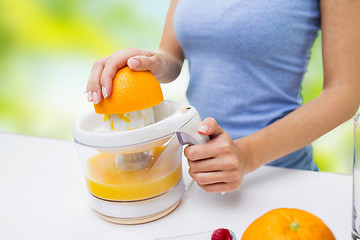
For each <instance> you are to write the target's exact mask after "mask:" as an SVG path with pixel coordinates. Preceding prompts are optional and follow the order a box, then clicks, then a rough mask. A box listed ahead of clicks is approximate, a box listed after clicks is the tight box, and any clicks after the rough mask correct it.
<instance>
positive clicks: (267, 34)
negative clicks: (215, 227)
mask: <svg viewBox="0 0 360 240" xmlns="http://www.w3.org/2000/svg"><path fill="white" fill-rule="evenodd" d="M359 10H360V1H354V0H343V1H338V0H321V1H320V2H319V1H316V0H302V1H287V0H275V1H265V0H260V1H250V0H228V1H220V0H214V1H211V2H210V3H209V1H207V0H197V1H191V0H179V1H178V0H173V1H171V3H170V7H169V11H168V14H167V18H166V23H165V27H164V32H163V37H162V40H161V43H160V46H159V48H158V49H157V50H156V51H151V50H142V49H125V50H119V51H116V52H115V53H114V54H112V55H110V56H108V57H105V58H103V59H101V60H99V61H98V62H96V63H95V64H94V67H93V69H92V71H91V74H90V77H89V81H88V86H87V92H88V100H89V101H93V102H94V103H95V104H96V103H98V102H99V101H101V100H102V99H103V98H106V97H108V96H109V95H110V94H111V91H112V86H111V84H112V79H113V77H114V75H115V73H116V71H117V70H118V69H119V68H122V67H123V66H125V65H128V66H129V67H130V68H131V69H133V70H136V71H146V70H148V71H151V72H152V73H153V74H154V75H155V76H156V77H157V79H158V80H159V81H160V82H161V83H167V82H171V81H173V80H174V79H176V77H177V76H178V75H179V73H180V70H181V66H182V64H183V61H184V59H185V58H186V59H188V62H189V67H190V68H189V69H190V83H189V87H188V90H187V97H188V99H189V102H190V103H191V104H192V105H194V106H195V108H196V109H197V110H198V111H199V112H200V115H201V116H202V117H203V118H204V117H208V116H211V117H209V118H206V119H205V120H204V121H203V123H202V125H201V127H200V129H199V133H201V134H204V135H209V136H210V138H211V140H210V141H209V142H208V143H206V144H201V145H196V146H190V147H187V148H186V149H185V156H186V157H187V158H188V161H189V166H190V169H189V173H190V175H191V176H192V178H193V179H194V180H195V181H196V182H197V183H198V185H199V186H200V187H201V188H203V189H204V190H206V191H208V192H228V191H234V190H236V189H238V188H239V187H240V184H241V181H242V178H243V176H244V175H245V174H246V173H249V172H251V171H254V170H255V169H257V168H258V167H260V166H261V165H264V164H270V165H275V166H282V167H288V168H298V169H308V170H317V166H316V164H315V163H314V161H313V159H312V148H311V146H310V145H309V144H310V143H311V142H312V141H314V140H315V139H317V138H318V137H320V136H322V135H323V134H325V133H326V132H328V131H330V130H331V129H333V128H335V127H336V126H338V125H340V124H341V123H343V122H344V121H346V120H347V119H349V118H351V117H352V116H353V115H354V114H355V112H356V111H357V109H358V106H359V103H360V94H359V92H360V81H359V78H360V68H359V67H358V65H359V63H360V44H359V40H360V15H359V14H358V12H359ZM320 27H321V30H322V41H323V42H322V46H323V65H324V84H323V86H324V87H323V91H322V93H321V94H320V95H319V96H318V97H317V98H316V99H314V100H313V101H310V102H308V103H306V104H304V105H301V96H300V88H301V81H302V78H303V74H304V72H305V71H306V65H307V60H308V57H309V51H310V48H311V46H312V44H313V41H314V39H315V37H316V35H317V32H318V30H319V28H320ZM215 119H216V120H215Z"/></svg>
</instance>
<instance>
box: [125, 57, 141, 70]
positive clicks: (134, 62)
mask: <svg viewBox="0 0 360 240" xmlns="http://www.w3.org/2000/svg"><path fill="white" fill-rule="evenodd" d="M127 65H128V67H129V68H131V69H136V68H138V67H140V62H139V60H137V59H134V58H130V59H129V60H128V62H127Z"/></svg>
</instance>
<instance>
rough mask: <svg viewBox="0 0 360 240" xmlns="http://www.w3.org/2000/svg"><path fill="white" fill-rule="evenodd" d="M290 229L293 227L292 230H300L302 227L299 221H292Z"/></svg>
mask: <svg viewBox="0 0 360 240" xmlns="http://www.w3.org/2000/svg"><path fill="white" fill-rule="evenodd" d="M290 229H291V230H292V231H298V230H299V229H300V225H299V223H297V222H292V223H290Z"/></svg>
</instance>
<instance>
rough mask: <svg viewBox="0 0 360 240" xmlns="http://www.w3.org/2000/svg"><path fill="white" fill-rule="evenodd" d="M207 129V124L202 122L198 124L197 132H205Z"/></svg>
mask: <svg viewBox="0 0 360 240" xmlns="http://www.w3.org/2000/svg"><path fill="white" fill-rule="evenodd" d="M208 130H209V126H208V125H207V124H203V125H201V126H200V128H199V130H198V132H201V133H206V132H207V131H208Z"/></svg>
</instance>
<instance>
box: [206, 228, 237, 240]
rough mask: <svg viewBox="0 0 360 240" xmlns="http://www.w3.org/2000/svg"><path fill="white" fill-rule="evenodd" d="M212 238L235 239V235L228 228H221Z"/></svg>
mask: <svg viewBox="0 0 360 240" xmlns="http://www.w3.org/2000/svg"><path fill="white" fill-rule="evenodd" d="M211 240H233V237H232V235H231V233H230V231H229V230H228V229H226V228H219V229H217V230H215V231H214V232H213V234H212V235H211Z"/></svg>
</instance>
